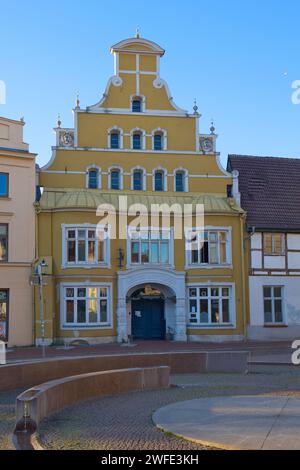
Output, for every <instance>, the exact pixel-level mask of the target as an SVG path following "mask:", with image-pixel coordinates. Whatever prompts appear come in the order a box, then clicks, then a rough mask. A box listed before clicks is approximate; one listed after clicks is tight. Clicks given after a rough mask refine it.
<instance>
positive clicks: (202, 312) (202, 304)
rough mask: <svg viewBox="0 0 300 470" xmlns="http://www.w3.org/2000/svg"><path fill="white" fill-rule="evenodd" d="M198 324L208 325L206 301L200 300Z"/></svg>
mask: <svg viewBox="0 0 300 470" xmlns="http://www.w3.org/2000/svg"><path fill="white" fill-rule="evenodd" d="M200 323H208V300H207V299H200Z"/></svg>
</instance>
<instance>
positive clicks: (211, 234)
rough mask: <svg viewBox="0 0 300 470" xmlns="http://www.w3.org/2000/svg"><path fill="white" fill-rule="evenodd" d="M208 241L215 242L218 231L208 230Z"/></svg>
mask: <svg viewBox="0 0 300 470" xmlns="http://www.w3.org/2000/svg"><path fill="white" fill-rule="evenodd" d="M209 241H210V242H212V243H217V241H218V233H217V232H210V234H209Z"/></svg>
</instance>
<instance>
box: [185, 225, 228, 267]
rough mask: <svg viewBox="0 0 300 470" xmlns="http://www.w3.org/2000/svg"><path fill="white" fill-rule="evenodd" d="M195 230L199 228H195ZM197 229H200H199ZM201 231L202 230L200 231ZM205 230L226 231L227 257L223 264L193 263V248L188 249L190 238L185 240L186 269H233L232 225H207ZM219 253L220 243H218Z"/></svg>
mask: <svg viewBox="0 0 300 470" xmlns="http://www.w3.org/2000/svg"><path fill="white" fill-rule="evenodd" d="M193 230H197V229H196V228H194V229H193ZM197 231H200V230H199V229H198V230H197ZM200 232H201V231H200ZM203 232H226V234H227V237H226V259H227V262H226V263H223V264H207V263H203V264H202V263H200V262H199V263H192V250H190V249H188V243H189V242H188V240H186V241H185V269H224V268H227V269H232V268H233V266H232V227H215V226H213V225H210V226H205V227H204V228H203ZM218 254H220V245H219V244H218Z"/></svg>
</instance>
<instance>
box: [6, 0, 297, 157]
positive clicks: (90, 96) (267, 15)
mask: <svg viewBox="0 0 300 470" xmlns="http://www.w3.org/2000/svg"><path fill="white" fill-rule="evenodd" d="M137 25H139V26H140V29H141V35H142V36H143V37H145V38H147V39H151V40H153V41H155V42H157V43H158V44H160V45H161V46H162V47H164V48H165V49H166V55H165V56H164V57H163V59H162V71H161V75H162V77H163V78H164V79H165V80H167V82H168V83H169V86H170V88H171V92H172V95H173V97H174V99H175V102H176V103H177V104H178V105H179V106H181V107H183V108H185V109H189V110H192V107H193V100H194V98H195V97H196V98H197V102H198V106H199V111H200V112H201V114H202V118H201V121H200V125H201V128H200V131H201V132H204V133H205V132H207V131H208V128H209V126H210V120H211V118H214V120H215V126H216V129H217V133H218V134H219V138H218V150H219V151H220V152H221V155H222V162H223V164H225V162H226V158H227V154H228V153H241V154H253V155H274V156H290V157H300V139H299V131H300V105H295V104H293V103H292V100H291V95H292V88H291V84H292V82H293V81H294V80H300V61H299V56H300V2H299V0H285V1H283V0H260V1H258V0H251V1H250V0H243V1H241V0H239V1H237V0H226V1H225V0H214V1H213V2H208V1H207V0H205V1H203V0H197V1H195V0H185V1H178V0H173V1H171V0H164V1H161V0H160V1H158V0H151V2H150V1H149V2H148V1H147V2H146V1H135V0H126V1H125V0H124V1H120V0H114V1H113V2H109V1H101V0H98V1H95V0H84V1H82V0H73V1H69V0H65V1H64V0H61V1H57V0H52V1H43V2H41V1H40V0H26V2H21V1H20V0H10V1H9V2H7V1H6V0H0V80H4V81H5V83H6V87H7V97H6V104H5V105H0V115H2V116H7V117H11V118H16V119H18V118H20V117H21V116H24V117H25V121H26V130H25V140H26V141H27V142H29V144H30V149H31V150H32V151H34V152H37V153H38V154H39V156H38V163H39V164H45V163H46V162H47V161H48V160H49V158H50V147H51V145H54V135H53V132H52V128H53V127H54V125H55V122H56V116H57V113H58V112H60V113H61V117H62V122H63V126H70V127H71V126H72V125H73V117H72V113H71V109H72V107H73V106H74V102H75V96H76V91H77V90H79V92H80V101H81V105H82V106H87V105H91V104H94V103H95V102H97V101H98V99H99V97H100V96H101V95H102V93H103V91H104V89H105V85H106V82H107V80H108V78H109V76H110V75H111V74H112V73H113V60H112V56H111V55H110V54H109V46H111V45H112V44H114V43H116V42H118V41H119V40H121V39H125V38H127V37H131V36H133V35H134V32H135V28H136V26H137Z"/></svg>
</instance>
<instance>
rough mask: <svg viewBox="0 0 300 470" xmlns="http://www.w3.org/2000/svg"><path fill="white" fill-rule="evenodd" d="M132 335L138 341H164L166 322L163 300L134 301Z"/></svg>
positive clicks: (132, 307) (132, 304) (132, 306)
mask: <svg viewBox="0 0 300 470" xmlns="http://www.w3.org/2000/svg"><path fill="white" fill-rule="evenodd" d="M131 315H132V335H133V337H134V338H137V339H164V338H165V334H166V322H165V319H164V301H163V300H159V299H158V300H133V301H132V303H131Z"/></svg>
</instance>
